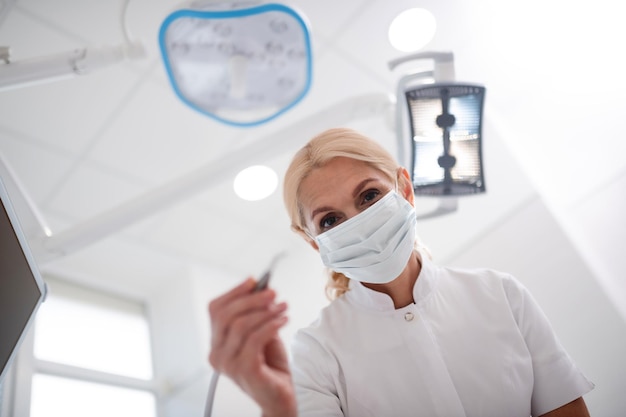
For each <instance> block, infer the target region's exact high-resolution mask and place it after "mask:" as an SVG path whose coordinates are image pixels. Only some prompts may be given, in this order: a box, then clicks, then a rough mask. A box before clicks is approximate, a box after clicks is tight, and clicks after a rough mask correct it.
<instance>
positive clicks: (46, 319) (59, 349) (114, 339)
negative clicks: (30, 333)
mask: <svg viewBox="0 0 626 417" xmlns="http://www.w3.org/2000/svg"><path fill="white" fill-rule="evenodd" d="M46 283H47V284H48V287H49V293H48V297H47V299H46V301H45V302H44V303H43V304H42V306H41V307H40V310H39V312H38V314H37V318H36V321H35V326H34V337H33V339H32V345H31V346H32V351H31V352H32V357H31V361H32V363H30V364H29V366H26V367H25V368H30V369H31V370H32V372H31V375H32V379H31V381H29V382H30V386H29V387H28V390H29V391H30V395H29V396H27V397H29V398H30V400H29V407H28V409H29V415H30V417H56V416H64V417H78V416H81V417H82V416H90V417H98V416H112V415H114V416H118V417H125V416H128V417H130V416H132V417H155V416H156V414H157V408H156V398H155V395H154V391H155V390H154V381H153V372H152V369H153V366H152V354H151V344H150V332H149V323H148V320H147V316H146V313H145V311H144V308H143V305H142V304H141V303H138V302H134V301H129V300H126V299H123V298H120V297H117V296H112V295H109V294H104V293H102V292H99V291H95V290H90V289H86V288H82V287H78V286H76V285H73V284H69V283H67V282H63V281H60V280H58V279H50V278H46ZM20 384H22V385H23V384H25V382H24V381H22V382H18V385H17V389H18V390H19V389H20V386H19V385H20ZM22 389H24V388H22ZM22 397H24V395H22ZM18 398H19V396H18ZM18 401H19V400H18ZM17 406H19V404H17ZM16 409H19V407H18V408H16Z"/></svg>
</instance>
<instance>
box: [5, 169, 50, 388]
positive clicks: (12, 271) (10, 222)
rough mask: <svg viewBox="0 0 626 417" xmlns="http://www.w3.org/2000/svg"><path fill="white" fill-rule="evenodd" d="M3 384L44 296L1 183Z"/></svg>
mask: <svg viewBox="0 0 626 417" xmlns="http://www.w3.org/2000/svg"><path fill="white" fill-rule="evenodd" d="M0 201H1V204H0V369H1V371H2V372H1V373H0V383H1V382H2V381H3V380H4V377H5V375H6V373H7V372H8V368H9V365H10V363H11V360H12V359H13V356H14V355H15V353H16V351H17V349H18V347H19V345H20V343H21V341H22V339H23V338H24V335H25V333H26V330H27V329H28V327H29V326H30V324H31V322H32V321H33V318H34V315H35V312H36V311H37V308H38V307H39V305H40V304H41V302H42V301H43V299H44V296H45V285H44V283H43V280H42V279H41V276H40V275H39V271H38V269H37V266H36V265H35V261H34V258H33V256H32V254H31V253H30V250H29V247H28V244H27V242H26V237H25V236H24V234H23V232H22V230H21V228H20V225H19V222H18V219H17V216H16V214H15V212H14V211H13V206H12V205H11V202H10V200H9V196H8V194H7V191H6V188H5V187H4V185H3V183H2V181H1V179H0Z"/></svg>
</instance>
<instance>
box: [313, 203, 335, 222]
mask: <svg viewBox="0 0 626 417" xmlns="http://www.w3.org/2000/svg"><path fill="white" fill-rule="evenodd" d="M332 210H333V208H332V207H330V206H324V207H318V208H316V209H315V210H313V212H312V213H311V220H313V219H314V218H315V216H316V215H317V213H323V212H325V211H332Z"/></svg>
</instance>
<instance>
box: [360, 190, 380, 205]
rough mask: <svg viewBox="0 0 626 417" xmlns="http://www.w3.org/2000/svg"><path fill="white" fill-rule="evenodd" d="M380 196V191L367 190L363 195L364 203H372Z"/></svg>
mask: <svg viewBox="0 0 626 417" xmlns="http://www.w3.org/2000/svg"><path fill="white" fill-rule="evenodd" d="M379 195H380V191H378V190H367V191H366V192H365V193H363V203H364V204H367V203H371V202H372V201H374V200H376V198H377V197H378V196H379Z"/></svg>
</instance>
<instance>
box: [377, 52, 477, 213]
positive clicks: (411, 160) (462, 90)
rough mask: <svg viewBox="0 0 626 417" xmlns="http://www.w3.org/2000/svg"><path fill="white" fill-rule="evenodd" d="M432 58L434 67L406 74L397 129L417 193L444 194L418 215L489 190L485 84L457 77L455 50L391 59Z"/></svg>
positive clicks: (452, 206) (399, 97)
mask: <svg viewBox="0 0 626 417" xmlns="http://www.w3.org/2000/svg"><path fill="white" fill-rule="evenodd" d="M424 59H430V60H433V61H434V69H433V70H432V71H420V72H415V73H412V74H409V75H406V76H404V77H402V78H401V79H400V82H399V83H398V90H397V100H398V102H397V105H396V129H397V138H398V148H399V156H400V160H401V161H402V163H403V164H405V166H407V167H410V173H411V180H412V182H413V189H414V192H415V195H416V196H417V197H419V196H435V197H439V199H440V201H439V207H438V208H437V209H436V210H435V211H433V212H430V213H425V214H422V215H418V218H422V219H423V218H430V217H435V216H439V215H442V214H446V213H450V212H453V211H455V210H456V209H457V205H458V204H457V197H460V196H464V195H470V194H478V193H484V192H485V191H486V189H485V180H484V172H483V160H482V110H483V102H484V96H485V88H484V87H483V86H479V85H475V84H465V83H457V82H455V81H454V59H453V55H452V53H441V52H426V53H418V54H414V55H410V56H407V57H403V58H400V59H397V60H395V61H392V62H390V63H389V66H390V68H391V69H394V68H395V67H396V66H398V65H399V64H402V63H405V62H408V61H414V60H424Z"/></svg>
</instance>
